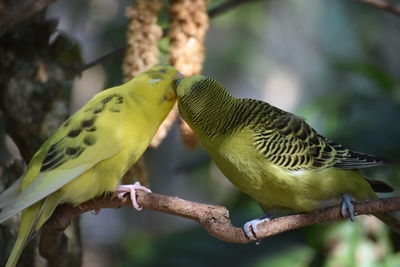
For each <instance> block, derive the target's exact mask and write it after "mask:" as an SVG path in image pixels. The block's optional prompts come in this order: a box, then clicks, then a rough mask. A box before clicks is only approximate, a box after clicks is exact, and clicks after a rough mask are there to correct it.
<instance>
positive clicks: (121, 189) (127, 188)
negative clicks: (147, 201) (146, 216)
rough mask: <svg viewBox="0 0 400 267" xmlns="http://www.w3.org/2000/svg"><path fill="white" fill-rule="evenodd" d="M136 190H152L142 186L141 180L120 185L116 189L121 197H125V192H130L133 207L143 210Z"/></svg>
mask: <svg viewBox="0 0 400 267" xmlns="http://www.w3.org/2000/svg"><path fill="white" fill-rule="evenodd" d="M136 190H143V191H145V192H149V193H151V190H150V189H148V188H147V187H144V186H142V185H141V184H140V182H136V183H134V184H125V185H119V186H118V187H117V189H116V190H115V191H116V192H117V193H118V195H117V196H118V198H119V199H123V198H124V197H125V194H127V193H130V195H131V200H132V205H133V207H134V208H135V209H136V210H138V211H140V210H142V207H140V206H139V204H138V203H137V200H136Z"/></svg>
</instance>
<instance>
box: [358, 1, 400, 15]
mask: <svg viewBox="0 0 400 267" xmlns="http://www.w3.org/2000/svg"><path fill="white" fill-rule="evenodd" d="M357 1H358V2H362V3H366V4H368V5H371V6H373V7H376V8H379V9H383V10H385V11H387V12H389V13H391V14H393V15H396V16H400V6H398V5H395V4H392V3H389V2H386V1H383V0H357Z"/></svg>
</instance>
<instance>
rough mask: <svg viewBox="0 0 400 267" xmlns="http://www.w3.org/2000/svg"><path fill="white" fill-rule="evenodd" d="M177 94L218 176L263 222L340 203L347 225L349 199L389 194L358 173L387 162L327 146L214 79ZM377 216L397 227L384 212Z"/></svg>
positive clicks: (195, 79)
mask: <svg viewBox="0 0 400 267" xmlns="http://www.w3.org/2000/svg"><path fill="white" fill-rule="evenodd" d="M177 95H178V107H179V111H180V113H181V115H182V117H183V119H184V120H185V121H186V122H187V123H188V124H189V126H190V127H191V128H192V129H193V131H194V132H195V133H196V134H197V136H198V138H199V140H200V142H201V143H202V144H203V145H204V147H205V149H206V150H207V151H208V152H209V154H210V155H211V157H212V159H213V160H214V162H215V164H216V165H217V166H218V168H219V169H220V170H221V171H222V173H223V174H224V175H225V176H226V177H227V178H228V179H229V180H230V181H231V182H232V183H233V184H234V185H235V186H236V187H238V188H239V189H240V190H242V191H243V192H245V193H246V194H248V195H249V196H251V197H252V198H254V199H255V200H256V201H257V202H258V203H259V204H260V206H261V207H262V208H263V210H265V211H266V212H269V213H267V216H266V217H267V218H264V219H265V220H268V217H271V216H268V215H273V214H275V215H276V214H279V213H282V212H287V211H291V212H293V211H295V212H308V211H312V210H315V209H318V208H322V207H325V206H328V205H335V204H339V203H342V214H343V215H345V214H346V213H347V212H348V213H349V215H350V218H351V219H353V207H352V203H351V200H352V199H355V200H366V199H373V198H376V197H377V196H376V194H375V192H390V191H392V188H391V187H390V186H388V185H386V184H385V183H383V182H379V181H376V180H371V179H366V178H365V177H363V175H362V173H361V171H360V170H359V169H361V168H366V167H373V166H379V165H382V164H385V163H388V161H387V160H385V159H383V158H379V157H375V156H371V155H366V154H362V153H358V152H354V151H351V150H350V149H347V148H345V147H343V146H341V145H339V144H337V143H335V142H333V141H331V140H328V139H326V138H324V137H323V136H322V135H320V134H318V133H317V132H316V131H315V130H314V129H313V128H311V127H310V126H309V125H308V124H307V123H306V122H305V121H304V120H302V119H301V118H299V117H297V116H295V115H293V114H291V113H288V112H285V111H283V110H280V109H278V108H276V107H273V106H271V105H269V104H267V103H265V102H262V101H258V100H252V99H238V98H235V97H233V96H231V95H230V94H229V92H228V91H227V90H226V89H225V88H224V87H223V86H222V85H221V84H219V83H218V82H217V81H215V80H213V79H211V78H207V77H203V76H200V75H195V76H191V77H187V78H183V79H182V80H180V81H179V85H178V88H177ZM374 191H375V192H374ZM375 216H377V217H378V218H379V219H381V220H382V221H384V222H386V223H387V224H389V225H390V226H391V227H393V228H395V229H397V230H399V229H400V222H399V221H398V220H397V219H396V218H395V217H394V216H392V215H391V214H390V213H384V214H376V215H375ZM260 221H261V220H259V219H256V220H253V221H250V222H248V223H246V224H245V225H244V231H245V233H246V235H247V236H249V237H250V238H252V239H254V238H256V234H257V233H256V226H257V224H258V223H259V222H260ZM253 233H254V234H253Z"/></svg>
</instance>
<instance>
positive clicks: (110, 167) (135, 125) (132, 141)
mask: <svg viewBox="0 0 400 267" xmlns="http://www.w3.org/2000/svg"><path fill="white" fill-rule="evenodd" d="M180 77H181V75H180V74H179V73H178V71H177V70H176V69H175V68H173V67H167V66H158V67H154V68H152V69H150V70H148V71H146V72H143V73H141V74H139V75H138V76H136V77H135V78H134V79H132V80H131V81H129V82H127V83H125V84H123V85H121V86H118V87H113V88H110V89H108V90H105V91H103V92H101V93H99V94H97V95H96V96H94V97H93V98H92V99H91V100H90V101H89V102H88V103H87V104H86V105H84V106H83V107H82V108H81V109H80V110H79V111H78V112H76V113H75V114H74V115H73V116H71V117H70V118H69V119H68V120H66V122H65V123H63V124H62V125H61V126H60V127H59V128H58V130H57V131H56V132H55V133H54V134H53V135H52V136H51V137H50V138H49V139H48V140H47V141H46V142H45V143H44V144H43V145H42V147H41V148H40V149H39V150H38V152H37V153H36V154H35V155H34V156H33V158H32V160H31V162H30V163H29V165H28V169H27V171H26V173H25V174H24V176H23V177H22V185H21V192H20V194H19V195H18V196H17V197H16V198H15V199H14V200H12V201H11V202H8V203H7V205H6V206H5V208H4V209H3V210H2V212H1V213H0V223H1V222H3V221H5V220H6V219H8V218H9V217H10V216H12V215H14V214H16V213H18V212H20V211H22V215H21V224H20V230H19V234H18V239H17V242H16V244H15V245H14V248H13V251H12V253H11V256H10V257H9V260H8V262H7V267H12V266H15V265H16V263H17V261H18V258H19V256H20V254H21V251H22V249H23V247H24V245H25V242H26V240H27V239H28V238H29V236H30V235H31V234H32V233H33V232H34V231H36V230H38V229H39V228H40V227H41V226H42V225H43V224H44V223H45V222H46V221H47V220H48V218H49V217H50V216H51V214H52V213H53V212H54V209H55V208H56V206H57V205H58V204H59V203H69V204H73V205H78V204H80V203H82V202H84V201H87V200H89V199H91V198H94V197H96V196H99V195H102V194H104V193H105V192H110V191H113V190H114V189H115V188H116V187H117V185H118V184H119V182H120V179H121V177H122V176H123V175H124V173H125V172H126V171H127V170H128V169H129V167H130V166H131V165H132V164H133V163H135V162H136V161H137V159H138V158H139V157H140V156H141V155H142V154H143V152H144V151H145V149H146V148H147V147H148V145H149V143H150V141H151V139H152V137H153V136H154V134H155V133H156V131H157V129H158V127H159V125H160V124H161V122H162V121H163V120H164V119H165V117H166V116H167V114H168V113H169V111H170V110H171V109H172V107H173V105H174V103H175V98H176V94H175V91H174V89H176V81H177V80H179V78H180ZM17 185H18V184H17ZM8 194H9V193H8ZM0 199H1V197H0ZM7 200H8V199H7ZM0 205H1V203H0Z"/></svg>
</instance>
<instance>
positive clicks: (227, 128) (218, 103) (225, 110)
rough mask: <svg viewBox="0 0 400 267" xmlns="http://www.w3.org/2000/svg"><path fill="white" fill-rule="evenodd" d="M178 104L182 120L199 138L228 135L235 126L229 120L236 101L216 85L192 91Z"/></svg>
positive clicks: (220, 86)
mask: <svg viewBox="0 0 400 267" xmlns="http://www.w3.org/2000/svg"><path fill="white" fill-rule="evenodd" d="M178 103H179V110H180V112H181V114H182V117H183V119H185V120H186V121H187V122H188V124H189V126H190V127H191V128H192V129H193V130H194V131H195V132H196V133H198V134H200V135H201V136H204V137H207V138H214V137H216V136H219V135H225V134H229V133H230V132H231V131H232V130H233V129H234V128H235V126H236V125H235V123H234V121H233V120H231V119H230V118H231V117H232V116H234V114H235V105H236V103H237V99H236V98H234V97H233V96H231V95H230V94H229V92H228V91H227V90H226V89H225V88H224V87H223V86H222V85H219V84H217V83H216V84H212V85H209V84H208V85H207V86H205V87H204V88H197V89H196V90H192V91H191V92H190V93H189V94H187V95H185V96H184V97H182V98H180V99H179V101H178Z"/></svg>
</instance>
